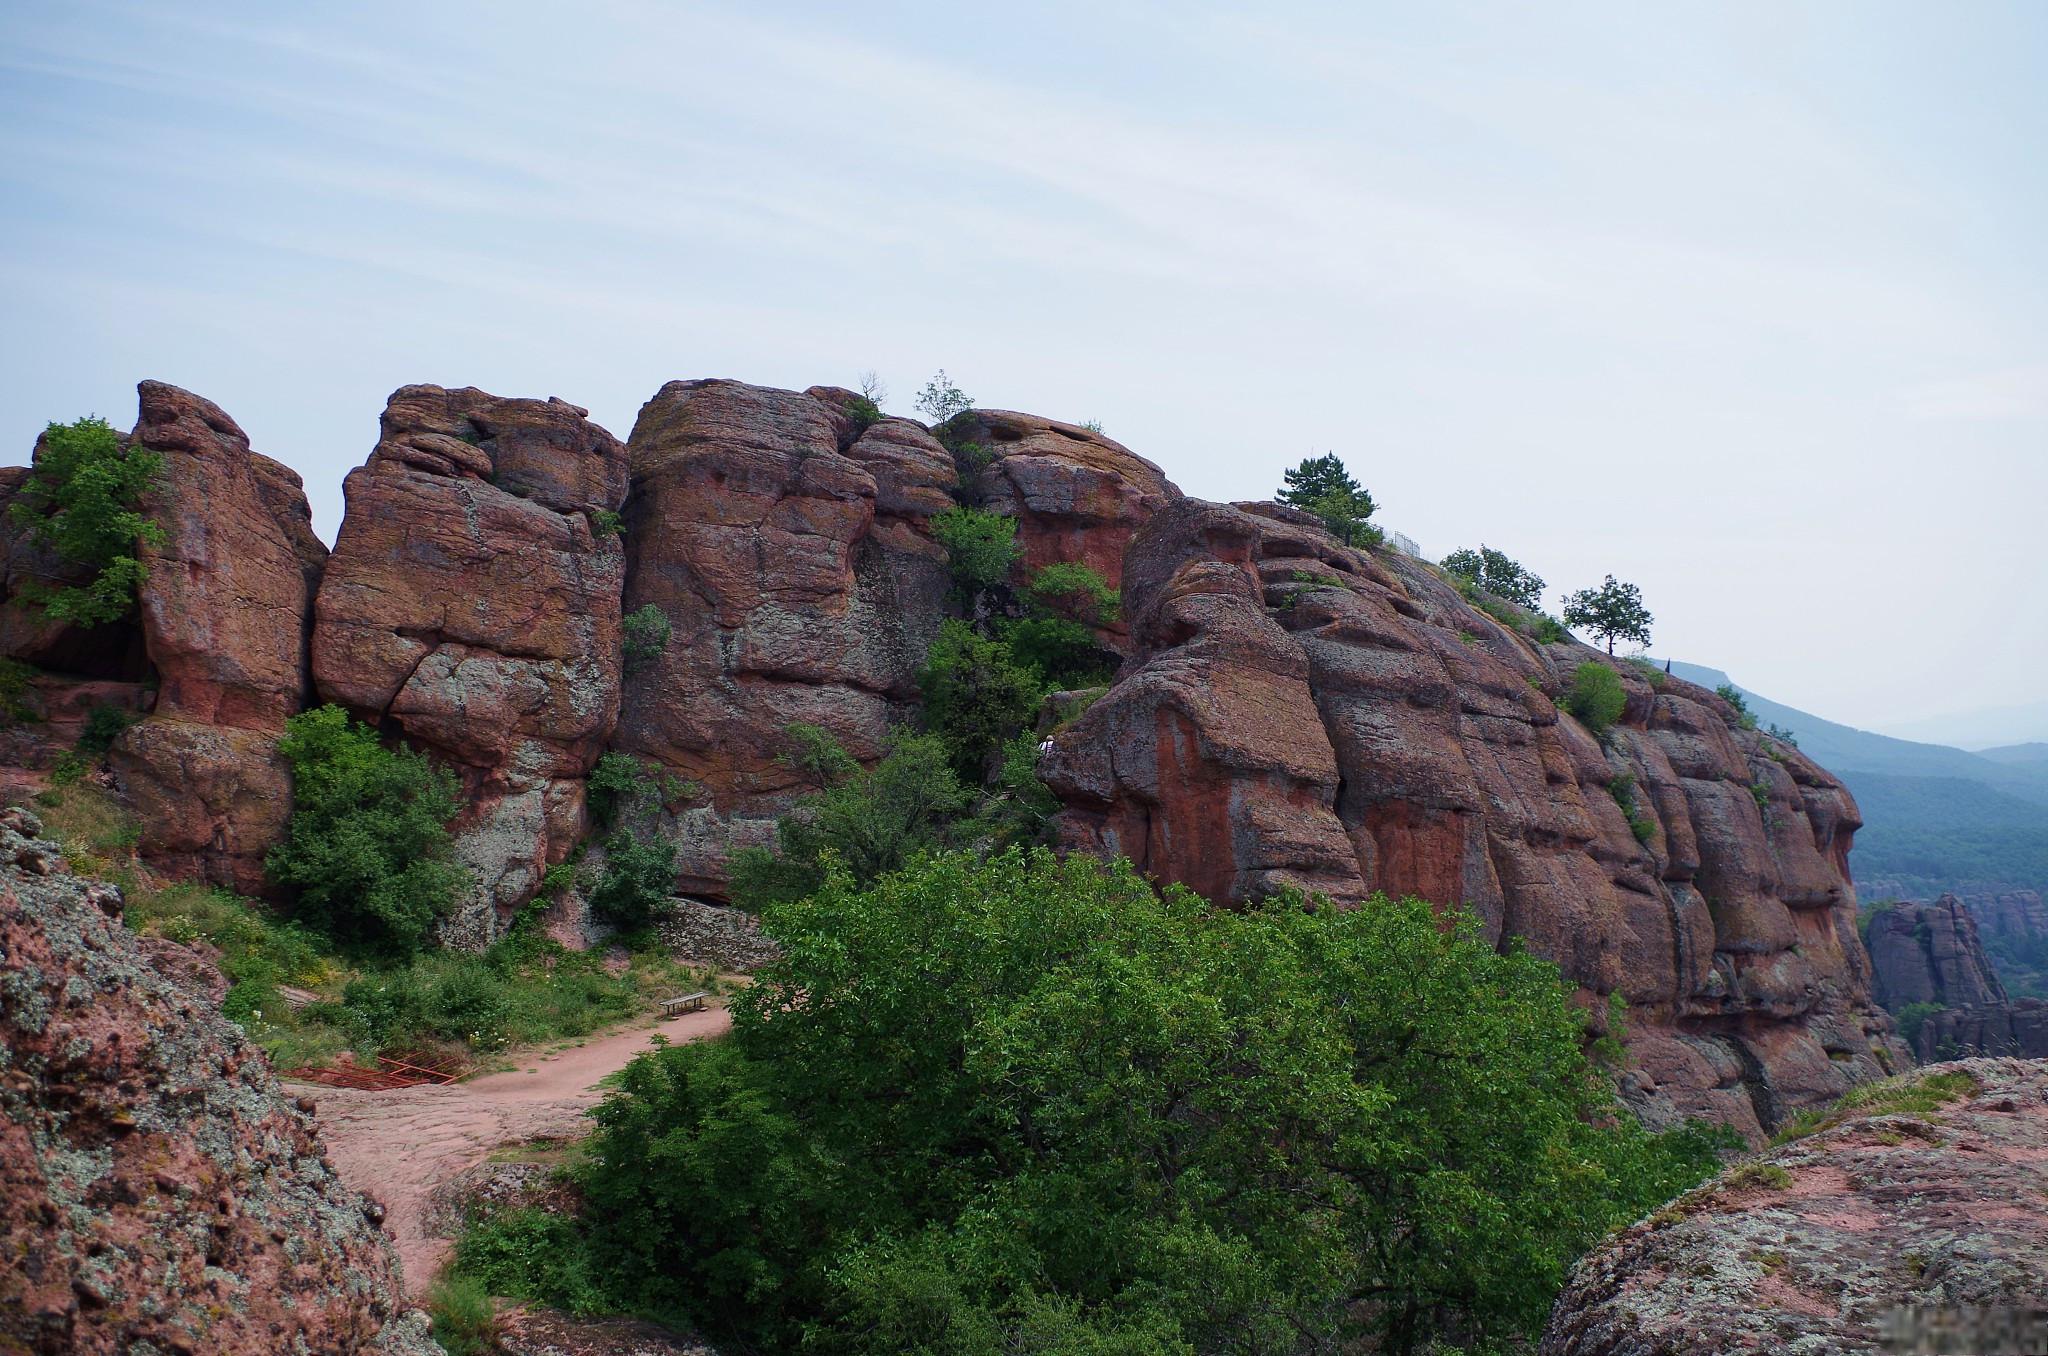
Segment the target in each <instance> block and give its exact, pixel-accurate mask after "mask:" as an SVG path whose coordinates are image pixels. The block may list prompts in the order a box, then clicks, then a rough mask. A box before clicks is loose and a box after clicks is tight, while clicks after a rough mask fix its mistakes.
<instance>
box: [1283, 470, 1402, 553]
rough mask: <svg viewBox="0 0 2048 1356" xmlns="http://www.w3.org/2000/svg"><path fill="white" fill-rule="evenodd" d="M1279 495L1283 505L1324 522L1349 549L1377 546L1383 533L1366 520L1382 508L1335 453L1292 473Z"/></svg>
mask: <svg viewBox="0 0 2048 1356" xmlns="http://www.w3.org/2000/svg"><path fill="white" fill-rule="evenodd" d="M1281 479H1282V480H1283V481H1284V482H1285V483H1284V485H1283V486H1282V488H1281V490H1280V493H1279V494H1278V495H1276V496H1274V497H1275V498H1277V499H1278V500H1279V501H1280V502H1281V503H1283V504H1292V505H1293V506H1294V507H1296V508H1300V509H1307V510H1308V511H1309V512H1310V513H1313V514H1315V515H1316V517H1318V518H1320V519H1322V520H1323V526H1324V527H1325V528H1326V529H1328V531H1329V533H1330V535H1331V536H1333V537H1335V538H1336V539H1337V540H1338V541H1341V542H1343V543H1344V544H1345V545H1346V546H1377V545H1378V544H1379V542H1380V539H1381V533H1380V532H1379V530H1378V529H1377V528H1375V527H1373V526H1372V525H1371V524H1370V523H1368V522H1367V521H1366V520H1367V519H1368V518H1371V517H1372V515H1373V512H1374V511H1375V509H1377V507H1378V505H1376V504H1374V503H1373V498H1372V495H1370V494H1369V493H1367V492H1366V489H1365V487H1364V486H1363V485H1360V484H1359V483H1358V481H1357V479H1356V478H1354V477H1353V476H1352V475H1351V473H1350V472H1349V471H1347V470H1345V469H1344V462H1343V460H1342V459H1341V458H1339V457H1338V456H1337V454H1336V453H1334V452H1327V453H1324V454H1323V455H1322V456H1320V457H1310V458H1308V459H1307V460H1306V461H1304V462H1302V463H1301V464H1300V465H1299V466H1297V467H1295V468H1294V469H1293V470H1291V471H1284V472H1282V473H1281Z"/></svg>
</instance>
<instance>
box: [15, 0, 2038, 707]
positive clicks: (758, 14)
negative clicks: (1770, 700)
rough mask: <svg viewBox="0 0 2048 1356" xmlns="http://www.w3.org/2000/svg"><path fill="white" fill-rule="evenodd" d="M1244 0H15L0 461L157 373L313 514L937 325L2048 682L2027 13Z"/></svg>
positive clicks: (1941, 702)
mask: <svg viewBox="0 0 2048 1356" xmlns="http://www.w3.org/2000/svg"><path fill="white" fill-rule="evenodd" d="M1261 11H1262V12H1261V13H1260V15H1259V16H1258V17H1251V9H1250V7H1238V6H1208V5H1201V4H1192V3H1173V4H1159V5H1150V4H1123V3H1115V2H1114V0H1107V2H1105V0H1093V2H1092V3H1088V4H1074V5H1045V6H1039V5H1028V4H1013V5H1008V6H1003V7H1001V11H1000V14H997V13H996V12H995V7H977V6H960V5H954V4H947V5H940V4H934V5H917V6H911V5H901V6H897V5H862V6H827V5H816V6H798V5H779V6H775V5H721V4H706V5H694V4H583V5H578V6H575V7H573V8H572V7H568V6H560V5H551V4H550V5H541V4H520V3H504V2H502V0H501V2H499V3H491V4H441V3H414V4H408V5H403V6H400V5H381V4H349V5H333V6H317V7H316V6H292V5H276V4H261V5H257V4H250V5H226V4H223V5H179V4H174V3H165V2H163V0H159V2H158V3H150V4H143V5H133V6H130V5H102V4H90V3H66V4H36V3H21V0H10V2H9V3H8V4H7V5H6V7H5V9H4V10H0V313H4V315H5V317H6V322H5V323H4V325H0V440H4V443H5V453H4V455H6V456H7V457H8V458H9V459H17V460H18V459H24V458H25V457H26V455H27V453H28V449H29V446H30V444H31V442H32V441H33V438H34V435H35V433H36V430H37V429H38V428H40V427H41V425H42V424H43V423H44V422H45V421H47V420H50V419H68V418H72V417H75V416H77V415H79V414H82V413H86V412H88V411H96V412H99V413H102V414H105V415H107V416H109V417H111V418H112V419H114V420H115V421H116V422H117V423H121V424H123V425H125V424H127V423H128V422H130V421H132V419H133V417H134V397H133V386H134V383H135V381H136V380H137V379H139V378H142V377H157V378H161V379H163V380H167V381H172V382H176V383H178V384H180V385H183V386H188V387H190V388H192V389H194V390H196V391H199V392H201V393H202V394H204V395H207V396H209V397H211V398H213V399H214V400H216V401H218V402H220V404H221V405H222V406H223V407H224V408H226V409H227V410H228V412H229V413H231V414H232V415H234V416H235V418H236V419H238V420H239V421H240V422H241V423H242V424H243V426H244V427H245V428H247V429H248V430H249V432H250V434H251V435H252V437H253V439H254V441H255V444H256V446H257V448H258V449H259V450H261V451H264V452H267V453H269V454H270V455H272V456H275V457H278V458H280V459H282V460H284V461H286V462H288V463H290V464H291V465H293V466H294V467H296V468H298V469H299V470H300V471H301V472H302V473H303V474H304V475H305V477H306V479H307V482H308V488H309V490H310V492H311V494H312V498H313V503H314V510H315V515H316V519H317V521H318V525H319V527H320V529H321V531H322V533H323V535H327V536H329V537H331V536H332V532H333V527H334V524H335V522H336V519H337V517H338V515H339V512H340V482H341V477H342V475H343V474H344V473H345V472H346V471H347V470H348V469H349V468H350V467H352V466H355V465H357V464H359V463H360V462H361V461H362V459H363V457H364V456H365V455H366V454H367V453H368V451H369V449H370V446H371V444H372V443H373V441H374V439H375V429H376V417H377V414H378V411H379V410H380V409H381V408H382V405H383V401H384V397H385V396H386V395H387V394H388V393H389V392H390V391H391V390H392V389H393V388H394V387H396V386H399V385H402V384H404V383H406V382H412V381H435V382H441V383H444V384H447V385H459V384H470V383H473V384H476V385H479V386H482V387H485V388H486V389H489V390H492V391H496V392H500V393H503V394H515V395H534V396H547V395H560V396H562V397H564V398H565V399H568V400H572V401H575V402H576V403H578V404H582V405H587V406H589V407H590V408H591V410H592V412H593V415H594V417H596V418H597V419H598V420H599V421H600V422H602V423H604V424H606V425H607V426H608V427H610V428H611V429H612V430H613V431H615V432H617V433H619V434H620V435H622V436H623V435H624V434H625V433H626V432H627V431H628V430H629V429H630V427H631V425H632V421H633V416H634V413H635V411H636V410H637V409H638V407H639V404H640V402H641V401H643V400H644V399H646V398H647V396H649V395H650V394H652V393H653V392H654V390H655V389H656V388H657V387H658V386H659V385H660V384H661V383H662V382H663V381H665V380H667V379H669V378H673V377H692V376H734V377H741V378H744V379H746V380H750V381H757V382H766V383H771V384H777V385H787V386H804V385H808V384H811V383H813V382H820V381H830V382H841V383H851V382H852V381H853V380H854V378H855V377H856V376H857V374H859V373H860V372H861V371H862V370H863V369H867V368H873V369H876V370H878V371H879V372H880V373H881V374H882V376H883V377H884V378H885V379H886V380H887V381H888V383H889V385H890V387H891V389H892V390H893V392H894V393H895V396H896V399H895V400H894V401H893V402H892V403H893V405H894V406H895V407H896V408H897V409H899V410H902V411H904V412H908V406H909V399H910V396H911V395H912V393H913V392H914V390H915V388H916V387H917V385H918V384H919V383H920V382H921V381H922V380H923V378H924V377H925V376H927V375H928V374H929V373H930V372H931V370H932V369H934V368H936V367H940V366H944V367H945V368H946V369H947V370H948V371H949V372H951V373H952V374H953V376H954V377H955V378H957V379H958V380H959V382H960V384H961V385H963V386H964V387H965V388H966V389H967V390H968V391H969V392H971V393H972V394H973V395H974V396H976V397H977V398H978V399H979V400H980V402H981V403H983V404H987V405H999V406H1008V407H1012V408H1019V409H1027V410H1035V411H1039V412H1043V413H1046V414H1051V415H1056V416H1060V417H1065V418H1071V419H1088V418H1095V419H1100V420H1102V421H1103V423H1104V424H1105V426H1106V427H1107V429H1108V431H1109V432H1110V433H1111V434H1112V435H1113V436H1116V437H1118V438H1120V439H1122V440H1124V441H1125V442H1127V443H1128V444H1129V445H1130V446H1132V447H1133V448H1135V449H1136V450H1137V451H1139V452H1141V453H1143V454H1144V455H1146V456H1148V457H1150V458H1152V459H1153V460H1154V461H1157V462H1159V463H1160V464H1161V465H1163V466H1164V467H1166V468H1167V470H1168V472H1169V474H1171V475H1172V476H1173V477H1174V478H1175V479H1176V480H1177V481H1178V482H1179V483H1180V484H1181V486H1182V487H1183V488H1184V489H1187V490H1188V491H1190V492H1192V493H1196V494H1201V495H1206V496H1210V497H1215V498H1243V497H1251V496H1258V495H1263V494H1265V493H1268V492H1270V490H1271V489H1272V487H1273V485H1274V484H1275V483H1276V482H1277V480H1278V477H1279V472H1280V470H1281V468H1282V467H1283V466H1284V465H1288V464H1291V463H1292V462H1294V461H1297V460H1299V459H1300V458H1301V457H1303V456H1305V455H1308V454H1310V453H1312V452H1320V451H1323V450H1335V451H1337V452H1338V453H1340V454H1341V455H1342V456H1344V457H1345V459H1346V460H1347V461H1348V462H1349V463H1350V464H1351V466H1352V468H1353V469H1354V470H1355V471H1356V472H1357V473H1358V474H1359V475H1360V477H1361V478H1362V479H1363V480H1364V481H1365V482H1366V483H1367V485H1368V486H1369V487H1370V488H1371V489H1372V490H1373V492H1374V493H1375V494H1376V495H1377V496H1378V497H1379V498H1380V500H1381V502H1382V503H1383V505H1384V511H1383V516H1384V517H1385V519H1386V521H1387V522H1388V523H1390V524H1391V525H1393V526H1396V527H1399V528H1401V529H1402V530H1404V531H1406V532H1408V533H1410V534H1411V535H1413V536H1414V537H1416V538H1418V539H1419V540H1420V541H1421V542H1422V544H1423V546H1424V548H1425V550H1427V551H1428V552H1430V553H1431V554H1432V555H1440V554H1441V553H1443V552H1444V551H1446V550H1449V549H1451V548H1453V547H1456V546H1459V545H1466V544H1473V543H1476V542H1479V541H1481V540H1484V541H1486V542H1487V543H1489V544H1492V545H1495V546H1499V547H1502V548H1504V549H1507V550H1509V551H1511V552H1512V553H1514V554H1515V555H1517V556H1519V557H1520V558H1521V559H1522V560H1524V561H1525V562H1526V563H1528V564H1529V565H1531V566H1532V567H1534V568H1535V569H1537V570H1538V571H1539V572H1541V573H1542V574H1544V575H1545V576H1546V577H1548V578H1549V579H1550V580H1551V581H1552V583H1553V585H1555V586H1560V587H1564V586H1577V585H1580V584H1583V583H1587V582H1593V581H1597V579H1598V578H1599V576H1600V575H1601V574H1603V573H1606V572H1608V571H1613V572H1615V573H1617V574H1620V575H1621V576H1623V577H1624V578H1629V579H1633V580H1636V581H1637V582H1639V583H1640V584H1641V585H1642V587H1643V590H1644V593H1645V595H1646V597H1647V599H1648V601H1649V602H1650V604H1651V606H1652V608H1653V609H1654V610H1655V612H1656V613H1657V616H1658V622H1659V625H1658V628H1657V638H1656V639H1657V643H1656V649H1657V651H1658V652H1659V653H1666V652H1669V653H1675V654H1678V655H1681V656H1683V657H1686V658H1688V659H1692V660H1695V661H1697V662H1701V663H1707V664H1712V665H1715V666H1717V667H1721V668H1724V669H1727V670H1728V671H1729V672H1731V673H1733V674H1734V675H1735V676H1736V678H1737V680H1738V681H1740V682H1742V683H1743V684H1744V685H1746V686H1748V687H1750V688H1753V689H1755V690H1758V691H1761V692H1765V693H1768V694H1770V695H1771V696H1773V697H1776V698H1778V699H1779V700H1782V701H1786V702H1790V703H1792V704H1794V705H1798V706H1802V707H1806V708H1809V709H1811V710H1814V711H1817V712H1819V713H1821V714H1824V715H1827V716H1830V717H1833V718H1836V719H1840V720H1846V721H1851V722H1853V723H1857V724H1862V725H1866V726H1873V727H1878V728H1882V727H1884V726H1886V725H1888V724H1892V723H1899V722H1905V721H1909V720H1913V719H1916V718H1919V717H1923V716H1928V715H1937V714H1942V713H1945V712H1949V711H1959V710H1964V709H1968V708H1973V707H1983V706H2000V705H2012V704H2017V703H2021V702H2028V701H2035V700H2038V699H2040V698H2042V697H2043V696H2048V612H2044V607H2043V603H2042V598H2043V596H2044V594H2048V558H2044V554H2043V551H2042V547H2041V544H2040V533H2041V529H2042V519H2043V512H2044V505H2048V268H2044V262H2048V245H2044V243H2043V242H2044V241H2048V155H2044V150H2048V92H2044V91H2048V85H2044V82H2043V81H2042V80H2041V79H2040V72H2041V71H2042V69H2044V66H2048V5H2041V4H2021V3H2015V4H2006V5H1999V4H1972V3H1944V4H1939V5H1937V4H1915V5H1906V4H1886V3H1873V2H1871V0H1854V2H1853V3H1851V2H1849V0H1844V2H1843V3H1833V4H1788V3H1783V2H1782V0H1776V2H1773V3H1760V4H1747V5H1745V4H1712V5H1708V4H1697V5H1692V4H1668V3H1665V4H1657V5H1640V4H1634V3H1626V4H1621V3H1617V4H1611V5H1606V4H1602V5H1592V4H1576V5H1574V4H1556V3H1546V4H1542V5H1529V4H1462V5H1458V4H1443V3H1430V4H1422V3H1414V4H1404V5H1398V6H1396V5H1355V4H1347V5H1336V4H1332V5H1327V6H1325V5H1310V4H1293V5H1284V6H1282V5H1269V6H1263V7H1261ZM984 13H985V14H986V17H984ZM1555 592H1556V590H1555V589H1554V590H1553V593H1555Z"/></svg>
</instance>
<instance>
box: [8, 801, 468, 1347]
mask: <svg viewBox="0 0 2048 1356" xmlns="http://www.w3.org/2000/svg"><path fill="white" fill-rule="evenodd" d="M35 828H36V826H35V823H34V821H33V819H32V818H30V817H29V816H27V815H25V814H24V813H23V812H22V811H19V810H9V811H6V812H5V813H4V814H0V1347H4V1348H5V1349H6V1350H8V1351H20V1352H50V1353H56V1352H105V1353H109V1354H110V1356H111V1354H112V1353H124V1354H125V1353H132V1352H143V1351H149V1352H183V1353H200V1352H207V1353H213V1352H220V1353H230V1354H232V1356H258V1354H259V1353H260V1354H261V1356H269V1353H273V1352H291V1351H299V1352H316V1351H317V1352H334V1353H350V1352H363V1353H369V1352H380V1353H388V1354H389V1356H429V1353H432V1352H435V1351H438V1350H439V1348H438V1347H436V1346H435V1345H434V1344H433V1343H432V1342H431V1341H429V1340H428V1338H427V1333H426V1323H425V1319H424V1316H422V1315H420V1314H418V1313H416V1312H414V1311H411V1310H409V1309H408V1308H407V1307H406V1306H405V1305H404V1303H403V1301H402V1298H401V1291H400V1289H399V1285H398V1275H397V1268H396V1262H395V1259H394V1257H393V1255H392V1252H391V1247H390V1244H389V1242H388V1241H387V1240H386V1239H385V1238H384V1236H383V1234H382V1233H381V1232H380V1231H379V1230H378V1228H377V1226H376V1224H375V1223H374V1222H372V1220H371V1219H370V1218H369V1217H368V1214H366V1212H367V1211H369V1210H370V1209H371V1207H370V1206H369V1203H368V1202H367V1201H365V1200H364V1199H363V1198H362V1197H360V1196H358V1195H356V1194H355V1193H354V1192H351V1191H349V1190H348V1189H347V1188H345V1187H344V1186H343V1185H342V1184H341V1181H340V1179H338V1178H337V1177H336V1176H335V1175H334V1173H333V1171H332V1169H330V1168H329V1167H328V1165H327V1162H326V1160H325V1158H324V1157H323V1155H322V1152H321V1146H320V1143H319V1141H318V1139H317V1138H315V1135H314V1132H313V1126H312V1122H311V1120H310V1118H309V1117H307V1116H306V1115H305V1114H304V1112H303V1111H301V1110H300V1109H299V1108H298V1107H297V1106H295V1105H294V1104H293V1103H291V1102H290V1101H288V1100H287V1099H286V1098H285V1097H284V1095H283V1094H282V1093H281V1092H280V1091H279V1090H278V1087H277V1084H276V1083H275V1081H273V1080H272V1078H271V1076H270V1072H269V1069H268V1067H267V1066H266V1065H265V1064H264V1062H263V1059H262V1056H261V1055H260V1053H258V1052H257V1051H256V1049H255V1048H254V1047H253V1046H251V1045H249V1044H247V1043H246V1042H245V1041H244V1040H243V1038H242V1035H241V1032H240V1030H239V1029H238V1028H236V1027H234V1026H233V1025H231V1024H229V1023H228V1022H227V1021H225V1020H224V1019H222V1018H221V1017H220V1016H219V1015H218V1014H217V1012H216V1011H215V1010H214V1005H213V1003H212V1002H210V1001H208V997H209V996H208V995H206V994H203V993H200V992H194V991H192V990H189V989H187V988H185V987H182V986H181V984H180V983H179V982H177V981H176V980H174V979H173V978H171V977H170V975H169V974H168V973H166V971H165V970H162V969H159V968H158V966H157V965H156V964H153V963H152V961H151V959H150V958H149V956H148V954H147V953H146V952H145V951H144V949H143V948H142V947H141V946H139V945H138V941H137V939H136V937H135V936H134V934H132V933H130V932H129V931H128V930H127V929H126V928H124V927H122V926H121V924H120V922H119V921H118V919H117V918H116V917H112V916H110V915H118V913H119V912H120V896H119V894H118V892H116V891H114V890H113V889H112V888H111V887H109V886H104V885H98V884H93V883H90V882H87V881H83V880H79V879H77V878H75V877H72V876H68V875H65V874H63V863H62V862H61V860H60V859H59V858H58V856H57V853H56V850H55V849H54V848H52V847H50V846H49V845H48V844H46V843H43V842H41V841H39V840H37V839H36V838H35V837H34V836H33V835H34V832H35ZM173 945H174V944H172V943H165V942H161V941H160V942H159V946H160V947H170V946H173ZM185 960H186V963H187V965H188V966H200V963H198V962H196V960H194V958H190V957H187V958H185ZM200 968H203V966H201V967H200Z"/></svg>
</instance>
